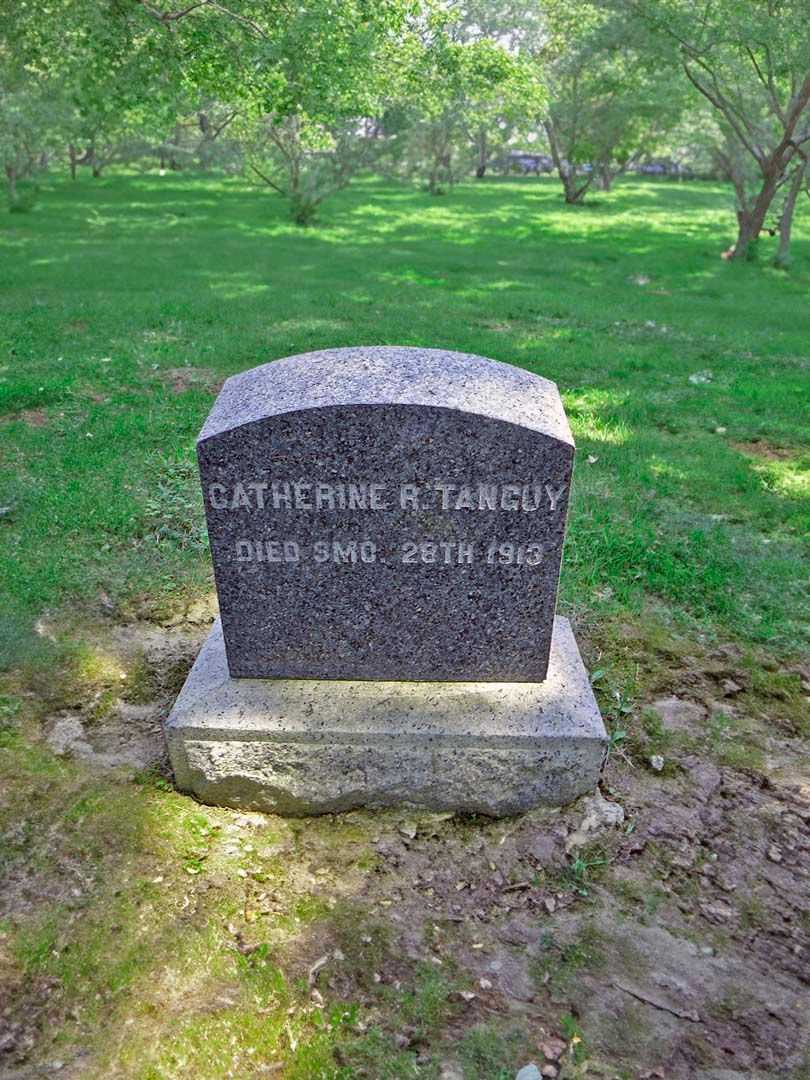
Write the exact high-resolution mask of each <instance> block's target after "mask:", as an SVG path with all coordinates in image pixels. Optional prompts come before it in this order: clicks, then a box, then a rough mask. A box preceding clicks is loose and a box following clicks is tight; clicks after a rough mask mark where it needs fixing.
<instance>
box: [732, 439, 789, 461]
mask: <svg viewBox="0 0 810 1080" xmlns="http://www.w3.org/2000/svg"><path fill="white" fill-rule="evenodd" d="M730 445H731V446H733V447H734V449H735V450H739V452H740V453H741V454H745V455H746V457H754V458H762V460H763V461H789V460H790V459H791V458H794V457H795V456H796V451H795V450H790V449H788V448H787V447H786V446H774V444H773V443H770V442H768V440H767V439H756V440H755V441H753V442H733V443H731V444H730Z"/></svg>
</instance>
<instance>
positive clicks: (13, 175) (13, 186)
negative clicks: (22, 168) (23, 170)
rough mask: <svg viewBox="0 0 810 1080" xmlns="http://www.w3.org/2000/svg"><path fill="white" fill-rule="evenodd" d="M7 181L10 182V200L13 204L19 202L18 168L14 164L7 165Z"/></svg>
mask: <svg viewBox="0 0 810 1080" xmlns="http://www.w3.org/2000/svg"><path fill="white" fill-rule="evenodd" d="M6 181H7V183H8V201H9V204H10V205H11V206H15V205H16V203H17V170H16V169H15V168H14V166H13V165H6Z"/></svg>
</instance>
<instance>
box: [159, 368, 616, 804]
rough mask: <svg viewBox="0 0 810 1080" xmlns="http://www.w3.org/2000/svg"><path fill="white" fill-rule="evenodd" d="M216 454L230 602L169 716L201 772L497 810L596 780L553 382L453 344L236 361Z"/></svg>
mask: <svg viewBox="0 0 810 1080" xmlns="http://www.w3.org/2000/svg"><path fill="white" fill-rule="evenodd" d="M198 457H199V463H200V476H201V482H202V489H203V500H204V504H205V512H206V517H207V522H208V534H209V538H210V542H211V552H212V557H213V563H214V576H215V581H216V586H217V593H218V596H219V603H220V617H221V621H218V623H217V624H216V625H215V627H214V629H213V631H212V633H211V636H210V637H209V640H208V641H207V643H206V644H205V646H204V648H203V650H202V652H201V654H200V657H199V658H198V661H197V663H196V664H195V667H194V669H193V670H192V672H191V675H190V676H189V679H188V681H187V683H186V686H185V687H184V688H183V691H182V692H181V695H180V697H179V699H178V702H177V704H176V706H175V709H174V710H173V712H172V715H171V717H170V718H169V721H168V725H167V733H168V741H169V748H170V753H171V756H172V762H173V765H174V768H175V774H176V778H177V782H178V784H179V786H181V787H182V788H184V789H186V790H190V791H193V792H195V793H196V794H197V795H198V796H199V797H200V798H202V799H203V800H204V801H209V802H217V803H225V804H229V805H237V806H242V807H252V808H258V809H267V810H277V811H279V812H288V813H313V812H326V811H330V810H339V809H344V808H348V807H351V806H357V805H371V806H382V805H391V804H410V805H424V806H430V807H433V808H441V809H445V808H451V809H459V810H470V811H480V812H483V813H493V814H498V813H510V812H516V811H518V810H521V809H526V808H527V807H528V806H531V805H535V804H536V803H538V802H540V801H546V802H563V801H567V800H569V799H570V798H573V797H575V796H576V795H577V794H579V793H580V792H581V791H583V790H587V789H588V788H590V787H593V786H594V784H595V783H596V780H597V778H598V773H599V769H600V767H601V761H602V757H603V753H604V745H605V732H604V727H603V725H602V721H601V718H600V716H599V713H598V709H597V707H596V703H595V701H594V699H593V695H592V692H591V689H590V684H589V680H588V678H587V674H586V672H585V670H584V667H583V665H582V662H581V660H580V657H579V652H578V650H577V647H576V643H575V641H574V639H573V636H572V634H571V631H570V627H569V626H568V624H567V622H566V621H565V620H563V619H561V618H559V617H557V618H555V606H556V594H557V585H558V579H559V572H560V561H561V556H562V547H563V540H564V535H565V522H566V514H567V508H568V499H569V493H570V487H571V474H572V467H573V457H574V444H573V440H572V438H571V433H570V430H569V427H568V423H567V420H566V417H565V413H564V410H563V406H562V401H561V399H560V396H559V393H558V391H557V388H556V386H555V385H554V384H553V383H551V382H549V381H548V380H546V379H542V378H539V377H538V376H536V375H532V374H530V373H529V372H526V371H524V370H522V369H519V368H515V367H511V366H509V365H506V364H500V363H496V362H494V361H491V360H485V359H483V358H481V357H477V356H469V355H464V354H460V353H452V352H443V351H440V350H432V349H413V348H392V347H378V348H354V349H334V350H327V351H324V352H319V353H311V354H306V355H303V356H293V357H288V358H286V359H284V360H278V361H275V362H274V363H270V364H265V365H263V366H261V367H258V368H255V369H253V370H251V371H247V372H244V373H242V374H241V375H237V376H234V377H233V378H231V379H229V380H228V381H227V382H226V383H225V385H224V387H223V389H222V391H221V393H220V395H219V397H218V399H217V401H216V403H215V404H214V407H213V409H212V411H211V413H210V415H209V417H208V419H207V421H206V423H205V425H204V427H203V430H202V432H201V433H200V436H199V439H198Z"/></svg>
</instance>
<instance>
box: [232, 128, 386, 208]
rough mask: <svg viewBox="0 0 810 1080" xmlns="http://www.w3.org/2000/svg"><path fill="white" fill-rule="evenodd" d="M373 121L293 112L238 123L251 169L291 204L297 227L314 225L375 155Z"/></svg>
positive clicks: (375, 145) (244, 151)
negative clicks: (326, 119) (319, 119)
mask: <svg viewBox="0 0 810 1080" xmlns="http://www.w3.org/2000/svg"><path fill="white" fill-rule="evenodd" d="M372 126H373V125H369V124H368V123H364V122H363V121H358V120H348V121H344V122H343V123H335V124H332V125H329V126H327V125H326V124H322V123H321V124H319V123H315V122H313V121H311V120H309V118H307V117H305V116H302V115H301V114H296V115H293V116H285V117H273V116H267V117H263V118H261V119H260V120H259V121H257V122H255V123H254V124H253V125H244V126H242V127H240V129H239V130H240V133H241V134H242V138H243V153H244V155H245V158H246V160H247V162H248V167H249V169H250V171H251V172H252V173H253V174H254V175H255V176H257V177H259V179H260V180H261V181H262V182H263V183H265V184H266V185H267V186H268V187H269V188H271V189H272V190H273V191H275V192H276V193H277V194H278V195H280V196H281V197H282V198H284V199H286V200H287V201H288V202H289V206H290V214H291V216H292V219H293V221H294V222H295V223H296V225H311V224H312V223H313V222H314V221H315V220H316V217H317V214H318V209H319V207H320V206H321V204H322V203H323V201H324V200H325V199H327V198H329V196H330V195H333V194H335V192H337V191H340V190H341V188H344V187H346V185H347V184H348V183H349V182H350V181H351V179H352V177H353V176H354V175H355V174H356V173H357V172H358V171H359V170H360V169H363V168H366V167H368V166H369V165H370V164H371V163H372V161H373V160H374V157H375V150H376V148H377V146H378V145H379V144H378V143H376V141H375V139H374V135H373V130H371V128H372Z"/></svg>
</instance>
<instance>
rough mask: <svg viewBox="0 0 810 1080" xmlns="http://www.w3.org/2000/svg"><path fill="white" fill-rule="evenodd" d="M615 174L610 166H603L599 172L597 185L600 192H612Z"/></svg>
mask: <svg viewBox="0 0 810 1080" xmlns="http://www.w3.org/2000/svg"><path fill="white" fill-rule="evenodd" d="M613 179H614V177H613V173H612V172H611V171H610V169H609V167H608V166H606V165H605V166H603V167H602V168H600V169H599V170H598V172H597V177H596V183H597V186H598V188H599V190H600V191H610V189H611V188H612V187H613Z"/></svg>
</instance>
